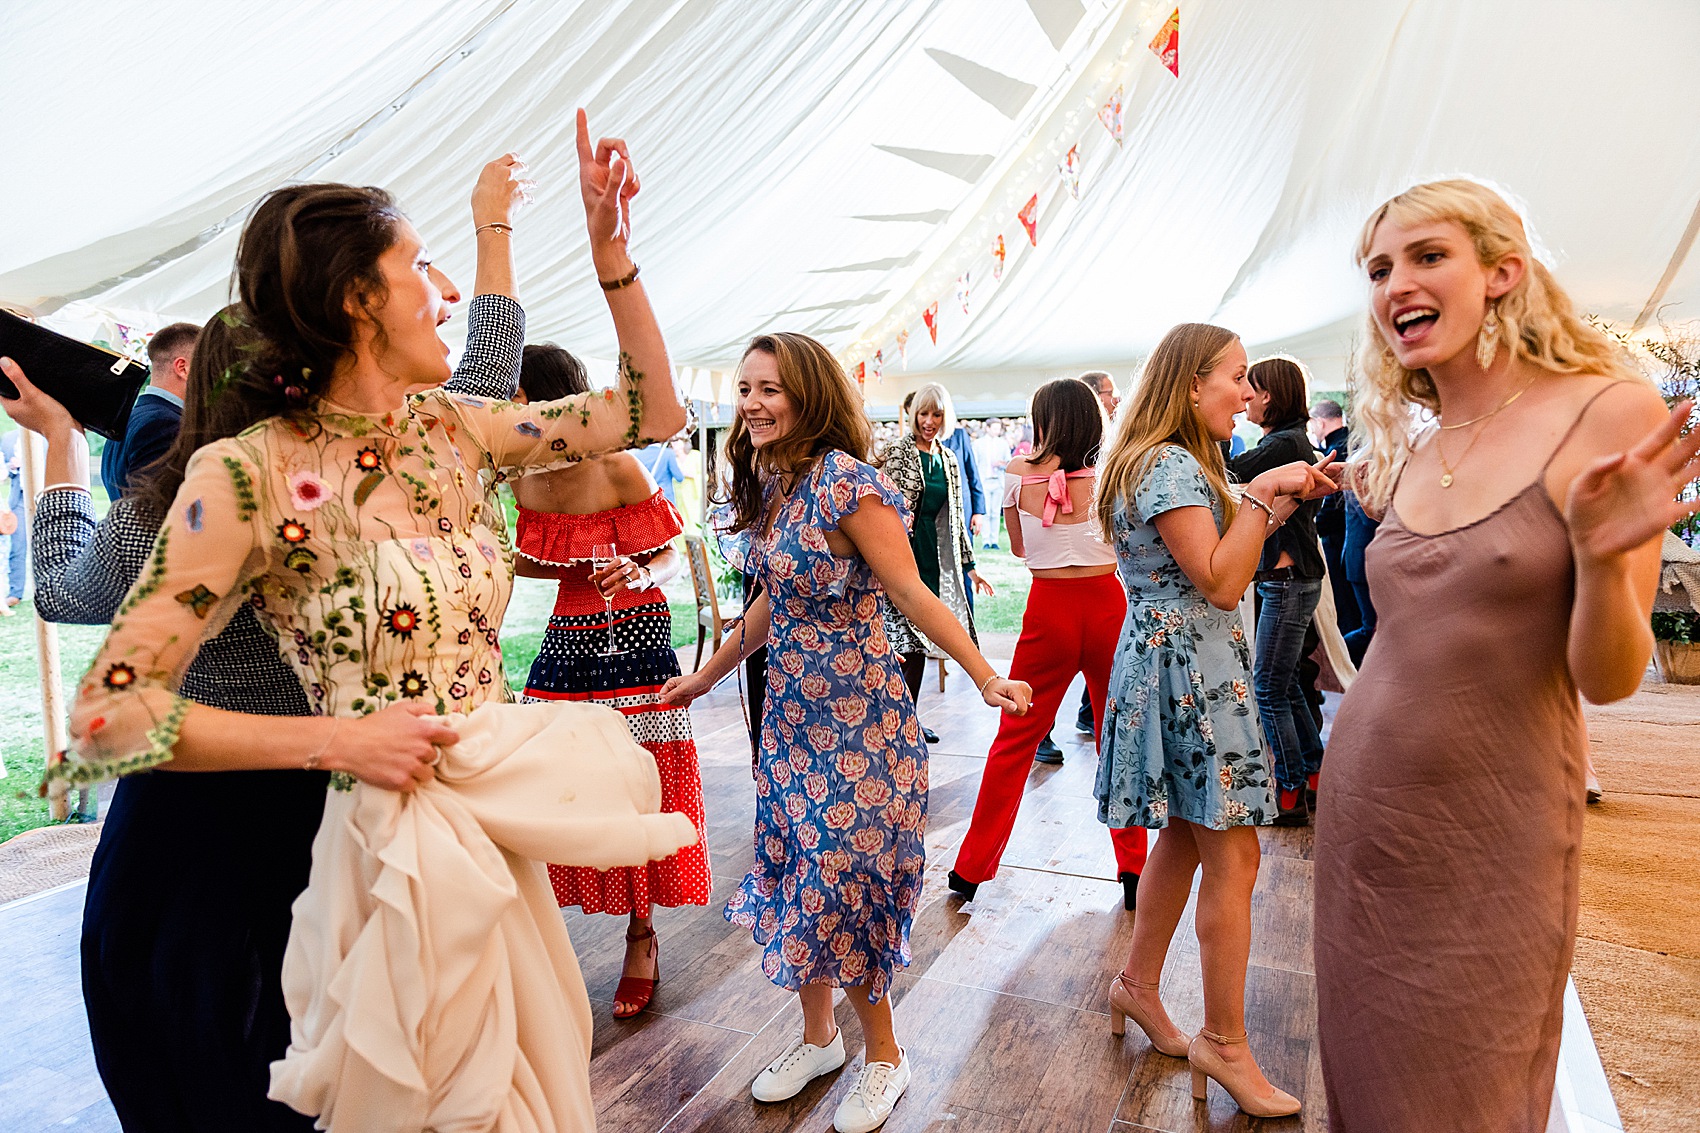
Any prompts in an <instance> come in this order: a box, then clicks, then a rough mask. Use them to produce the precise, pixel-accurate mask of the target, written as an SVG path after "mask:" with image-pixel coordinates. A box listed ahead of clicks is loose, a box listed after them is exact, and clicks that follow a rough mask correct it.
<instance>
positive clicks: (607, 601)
mask: <svg viewBox="0 0 1700 1133" xmlns="http://www.w3.org/2000/svg"><path fill="white" fill-rule="evenodd" d="M619 559H620V551H619V548H618V547H616V546H614V544H612V543H594V544H592V545H591V548H590V565H591V568H592V569H593V570H595V571H596V572H597V573H598V574H600V573H601V572H602V571H605V570H607V569H608V568H609V567H611V566H613V565H614V564H615V563H616V562H618V561H619ZM597 589H599V590H600V589H601V587H598V588H597ZM602 605H603V606H604V607H606V608H607V611H608V648H606V649H604V650H603V651H602V653H601V656H603V657H615V656H618V655H619V654H621V653H624V652H625V650H624V649H616V648H614V598H613V596H612V595H610V594H609V593H608V592H607V591H606V590H604V591H602Z"/></svg>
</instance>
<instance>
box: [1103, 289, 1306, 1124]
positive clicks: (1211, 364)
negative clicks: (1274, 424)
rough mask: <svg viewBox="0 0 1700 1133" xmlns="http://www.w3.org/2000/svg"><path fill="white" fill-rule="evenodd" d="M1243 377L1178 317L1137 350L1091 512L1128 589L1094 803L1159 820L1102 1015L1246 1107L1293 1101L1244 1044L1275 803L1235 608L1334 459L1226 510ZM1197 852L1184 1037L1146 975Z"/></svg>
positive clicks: (1245, 392)
mask: <svg viewBox="0 0 1700 1133" xmlns="http://www.w3.org/2000/svg"><path fill="white" fill-rule="evenodd" d="M1251 392H1252V391H1251V387H1250V386H1249V385H1248V384H1247V382H1246V353H1245V348H1244V347H1242V346H1241V345H1240V341H1239V339H1238V338H1237V337H1235V335H1234V334H1233V333H1232V332H1231V331H1226V330H1223V329H1222V328H1220V327H1212V326H1205V325H1203V324H1198V323H1186V324H1182V325H1181V326H1178V327H1175V328H1174V329H1173V330H1171V331H1170V332H1169V333H1168V334H1167V335H1165V336H1164V338H1163V341H1162V342H1161V343H1159V344H1158V346H1157V349H1156V350H1155V351H1153V352H1152V354H1151V359H1150V361H1149V362H1148V363H1147V364H1146V367H1145V372H1144V375H1143V376H1142V377H1141V379H1140V382H1139V385H1138V387H1137V390H1136V392H1135V394H1134V396H1133V400H1132V403H1131V404H1129V405H1128V406H1127V407H1126V408H1125V409H1124V410H1123V412H1122V416H1121V421H1120V424H1119V426H1118V429H1117V434H1116V439H1115V441H1114V443H1113V444H1112V445H1111V446H1110V449H1109V451H1108V452H1107V453H1106V454H1105V457H1104V462H1103V464H1102V466H1101V470H1100V473H1099V488H1098V508H1099V519H1100V521H1101V522H1102V523H1103V525H1104V529H1105V530H1107V531H1109V532H1111V534H1112V537H1113V541H1114V543H1115V547H1116V557H1117V559H1118V560H1119V564H1120V570H1121V575H1122V581H1123V582H1124V583H1126V585H1127V591H1128V603H1127V620H1126V621H1125V622H1124V623H1123V625H1122V636H1121V642H1120V643H1119V645H1118V646H1117V652H1116V660H1115V665H1114V668H1113V669H1112V670H1111V673H1110V699H1109V703H1108V704H1107V706H1106V708H1105V720H1104V723H1103V729H1102V737H1101V739H1100V741H1099V748H1098V750H1099V764H1098V784H1097V795H1098V816H1099V818H1101V819H1102V820H1103V821H1105V822H1107V823H1109V824H1110V825H1111V826H1112V827H1125V826H1145V827H1149V828H1153V829H1161V830H1162V831H1163V833H1162V835H1161V836H1160V837H1159V838H1158V839H1157V844H1156V847H1155V848H1154V849H1153V850H1152V851H1151V855H1150V857H1149V859H1148V860H1147V862H1146V865H1145V870H1144V872H1143V873H1142V874H1141V875H1140V886H1139V909H1138V911H1137V913H1136V914H1135V916H1134V922H1133V946H1132V949H1131V950H1130V953H1129V955H1128V960H1127V964H1126V966H1125V967H1124V968H1123V970H1122V972H1121V974H1120V975H1118V976H1117V977H1116V979H1115V982H1114V983H1113V984H1111V986H1110V1017H1111V1029H1112V1030H1113V1031H1114V1032H1115V1033H1117V1034H1120V1033H1121V1032H1122V1029H1123V1025H1124V1022H1125V1019H1126V1017H1128V1016H1132V1017H1133V1020H1134V1022H1136V1023H1138V1024H1139V1026H1140V1028H1141V1029H1142V1030H1143V1031H1144V1032H1145V1034H1146V1036H1147V1037H1148V1038H1149V1039H1150V1040H1151V1044H1152V1045H1153V1046H1154V1047H1156V1049H1157V1050H1158V1051H1160V1052H1161V1053H1163V1054H1167V1055H1171V1056H1173V1057H1176V1058H1180V1057H1185V1058H1187V1059H1188V1060H1189V1061H1190V1062H1191V1063H1192V1067H1193V1094H1194V1096H1196V1097H1203V1096H1204V1089H1205V1079H1206V1077H1210V1078H1215V1079H1216V1080H1217V1081H1218V1082H1220V1083H1222V1085H1223V1086H1225V1087H1226V1088H1227V1089H1228V1092H1229V1093H1231V1094H1232V1095H1233V1097H1234V1100H1235V1101H1236V1102H1238V1103H1239V1105H1240V1108H1242V1109H1244V1110H1245V1111H1246V1112H1247V1113H1250V1114H1253V1115H1255V1116H1260V1117H1275V1116H1281V1115H1285V1114H1291V1113H1297V1112H1298V1110H1299V1103H1298V1100H1297V1099H1295V1098H1293V1097H1292V1096H1290V1095H1288V1094H1286V1093H1283V1092H1282V1091H1280V1090H1278V1089H1276V1088H1275V1087H1274V1086H1272V1085H1270V1084H1269V1082H1268V1081H1267V1080H1266V1079H1265V1078H1264V1077H1263V1072H1262V1071H1261V1070H1259V1069H1258V1067H1257V1063H1256V1061H1255V1060H1254V1059H1253V1058H1252V1056H1251V1052H1250V1050H1249V1048H1248V1047H1247V1046H1246V1045H1245V1043H1246V1029H1245V973H1246V964H1247V962H1248V960H1249V957H1250V950H1251V891H1252V888H1253V886H1255V885H1256V884H1257V869H1258V864H1259V860H1260V854H1261V851H1260V848H1259V845H1258V840H1257V831H1256V830H1255V827H1257V826H1261V825H1266V824H1268V822H1269V821H1270V820H1271V819H1272V818H1273V817H1274V816H1275V798H1274V790H1273V788H1272V786H1271V780H1270V767H1269V755H1268V752H1267V750H1266V749H1265V747H1264V744H1263V738H1262V736H1261V735H1260V734H1259V731H1258V727H1257V717H1256V713H1255V710H1254V708H1253V704H1252V700H1251V657H1250V655H1249V653H1248V651H1247V648H1246V640H1245V631H1244V629H1243V628H1242V627H1241V625H1240V620H1239V615H1238V613H1237V612H1236V609H1237V607H1238V605H1239V601H1240V598H1241V596H1242V595H1244V593H1245V590H1246V587H1247V586H1248V585H1250V583H1251V580H1252V575H1253V573H1254V572H1255V571H1256V569H1257V560H1258V557H1259V555H1260V554H1261V552H1262V546H1263V540H1264V539H1265V538H1266V537H1267V536H1268V535H1269V533H1270V532H1271V531H1272V530H1274V529H1275V528H1277V527H1279V526H1280V525H1281V524H1282V523H1284V522H1285V521H1286V519H1287V517H1288V516H1290V515H1291V514H1292V513H1293V512H1294V511H1295V510H1296V509H1297V507H1298V506H1299V504H1300V503H1301V502H1302V501H1303V500H1304V499H1305V498H1307V497H1319V496H1321V495H1323V494H1326V492H1328V491H1332V490H1333V488H1334V485H1333V482H1332V481H1330V480H1329V479H1328V478H1327V476H1326V475H1325V473H1326V472H1327V471H1328V470H1329V468H1331V467H1332V466H1331V465H1329V466H1321V470H1320V471H1317V470H1314V469H1313V468H1312V466H1311V465H1309V464H1306V463H1304V462H1302V461H1299V462H1295V463H1293V464H1287V465H1283V466H1282V467H1280V468H1274V469H1270V470H1269V471H1267V472H1264V473H1262V474H1260V475H1259V476H1258V477H1257V478H1256V479H1255V480H1253V481H1252V482H1251V483H1250V484H1248V485H1246V487H1245V490H1244V492H1243V494H1242V496H1241V499H1240V501H1239V502H1240V505H1241V506H1239V507H1238V508H1236V507H1235V501H1234V500H1233V498H1232V493H1230V492H1229V490H1228V480H1227V471H1226V468H1225V467H1224V465H1223V461H1222V452H1221V449H1220V447H1219V442H1221V441H1225V440H1227V439H1228V437H1229V436H1230V435H1231V434H1232V432H1233V424H1234V415H1235V414H1236V413H1238V412H1239V411H1240V410H1241V409H1242V408H1244V406H1245V404H1246V402H1247V401H1248V400H1250V398H1251ZM1201 867H1202V869H1203V880H1202V882H1201V883H1200V886H1199V891H1198V913H1197V921H1198V951H1199V959H1200V961H1201V965H1202V967H1203V969H1204V1022H1205V1027H1204V1029H1203V1030H1201V1031H1200V1032H1199V1035H1198V1037H1197V1038H1190V1039H1189V1037H1188V1036H1187V1035H1185V1034H1183V1033H1182V1032H1181V1031H1180V1030H1179V1029H1178V1028H1177V1027H1176V1026H1175V1025H1174V1023H1173V1022H1172V1021H1171V1020H1170V1019H1169V1017H1168V1013H1167V1012H1165V1011H1164V1010H1163V1005H1162V1003H1161V1002H1159V1000H1158V998H1157V985H1158V981H1159V979H1160V978H1161V976H1162V973H1163V963H1164V960H1165V959H1166V958H1167V956H1168V951H1169V942H1170V940H1171V938H1172V937H1173V936H1174V932H1175V926H1176V924H1177V923H1178V922H1179V921H1180V917H1181V913H1182V911H1183V910H1184V909H1185V908H1186V904H1187V900H1188V898H1189V896H1190V895H1191V891H1192V880H1193V875H1194V874H1195V873H1196V872H1197V871H1198V870H1199V869H1200V868H1201Z"/></svg>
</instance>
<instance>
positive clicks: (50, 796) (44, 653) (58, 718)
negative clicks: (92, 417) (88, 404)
mask: <svg viewBox="0 0 1700 1133" xmlns="http://www.w3.org/2000/svg"><path fill="white" fill-rule="evenodd" d="M18 451H19V453H20V455H22V457H23V460H22V461H21V463H22V465H23V469H22V471H23V480H24V511H25V512H26V513H27V514H28V516H29V534H30V537H31V538H33V537H34V536H35V498H36V495H37V494H38V493H39V492H40V491H41V489H42V487H43V486H44V485H43V484H42V478H43V476H44V475H45V472H46V461H47V440H46V438H45V437H42V436H40V435H39V434H36V433H32V432H30V431H29V430H28V429H25V430H22V436H21V437H20V438H19V444H18ZM31 616H32V617H34V618H35V660H36V669H37V671H38V672H39V673H40V676H41V734H42V738H43V740H45V742H46V749H47V750H46V752H45V755H44V759H43V767H44V768H45V766H46V763H48V762H50V761H51V760H52V759H53V758H54V757H55V756H56V755H57V754H58V753H59V752H62V751H64V750H65V749H66V748H67V747H68V746H70V737H69V735H68V733H67V732H66V728H65V694H64V691H63V690H62V689H61V688H60V687H59V628H58V627H57V626H55V625H53V624H52V623H50V622H45V621H42V620H41V616H40V615H39V614H36V613H35V612H34V610H33V608H32V609H31ZM67 796H68V792H67V791H66V789H65V784H64V783H63V782H61V781H59V780H54V781H53V782H52V783H51V784H50V785H49V786H48V789H47V806H48V813H49V814H50V815H51V816H52V818H53V821H55V822H63V821H65V819H66V817H68V816H69V815H70V813H71V807H70V801H69V799H68V797H67Z"/></svg>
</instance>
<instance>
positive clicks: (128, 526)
mask: <svg viewBox="0 0 1700 1133" xmlns="http://www.w3.org/2000/svg"><path fill="white" fill-rule="evenodd" d="M157 529H158V524H157V522H156V520H155V518H154V516H153V515H152V514H151V513H149V512H148V511H147V510H146V509H143V508H141V507H139V506H138V505H137V503H136V501H135V500H131V499H123V500H119V501H117V502H116V503H114V504H113V505H112V506H111V508H109V509H108V510H107V513H106V517H105V518H104V519H101V520H100V521H98V522H96V520H95V518H94V501H93V500H92V499H90V498H89V494H88V492H87V491H86V490H82V491H79V490H77V489H74V488H55V489H53V490H52V491H49V492H43V493H42V494H41V498H40V499H39V500H37V501H36V505H35V530H34V531H32V532H31V534H30V565H31V567H32V568H33V569H34V571H35V609H36V613H38V614H40V615H41V617H42V620H43V621H49V622H66V623H70V624H72V625H85V626H98V625H107V624H109V623H110V622H111V621H112V619H113V617H115V616H116V615H117V613H118V607H119V605H120V603H122V602H123V601H124V595H125V594H127V593H128V592H129V590H130V587H131V585H132V584H133V583H134V582H135V581H136V576H137V575H139V574H141V573H142V567H143V566H144V565H145V564H146V563H147V561H148V555H149V554H150V553H151V552H152V550H153V539H154V532H155V531H156V530H157Z"/></svg>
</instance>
